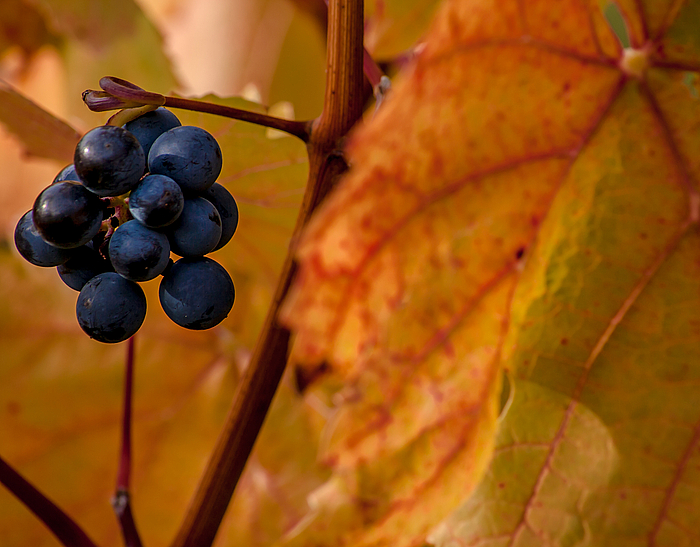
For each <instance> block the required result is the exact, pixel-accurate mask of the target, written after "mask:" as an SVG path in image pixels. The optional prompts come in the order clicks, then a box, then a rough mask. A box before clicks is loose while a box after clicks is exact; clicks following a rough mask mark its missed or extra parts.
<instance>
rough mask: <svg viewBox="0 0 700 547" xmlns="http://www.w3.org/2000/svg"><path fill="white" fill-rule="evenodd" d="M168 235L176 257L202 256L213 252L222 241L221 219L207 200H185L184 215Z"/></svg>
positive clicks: (171, 227)
mask: <svg viewBox="0 0 700 547" xmlns="http://www.w3.org/2000/svg"><path fill="white" fill-rule="evenodd" d="M167 233H168V239H169V240H170V249H171V250H172V251H173V252H174V253H175V254H176V255H180V256H202V255H205V254H207V253H210V252H211V251H213V250H214V248H215V247H216V245H217V243H218V242H219V240H220V239H221V217H220V216H219V212H218V211H217V210H216V207H214V206H213V205H212V204H211V203H210V202H208V201H207V200H206V199H204V198H200V197H195V198H190V199H185V206H184V207H183V209H182V214H181V215H180V217H179V218H178V219H177V220H176V221H175V222H174V223H173V224H171V225H170V226H169V227H168V230H167Z"/></svg>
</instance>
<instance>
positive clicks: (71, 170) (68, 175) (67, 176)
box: [51, 163, 80, 184]
mask: <svg viewBox="0 0 700 547" xmlns="http://www.w3.org/2000/svg"><path fill="white" fill-rule="evenodd" d="M64 180H73V181H76V182H80V177H79V176H78V173H77V172H76V171H75V165H73V164H72V163H71V164H70V165H66V166H65V167H64V168H63V169H61V171H60V172H59V173H58V175H56V177H55V178H54V179H53V181H52V182H51V184H56V183H57V182H63V181H64Z"/></svg>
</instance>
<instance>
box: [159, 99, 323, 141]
mask: <svg viewBox="0 0 700 547" xmlns="http://www.w3.org/2000/svg"><path fill="white" fill-rule="evenodd" d="M164 106H167V107H169V108H180V109H183V110H193V111H195V112H205V113H207V114H215V115H216V116H224V117H226V118H233V119H236V120H241V121H244V122H250V123H254V124H257V125H262V126H265V127H270V128H272V129H279V130H280V131H284V132H285V133H289V134H290V135H294V136H295V137H298V138H300V139H301V140H302V141H304V142H309V125H310V122H305V121H297V120H285V119H282V118H276V117H274V116H268V115H267V114H260V113H258V112H249V111H248V110H241V109H240V108H233V107H230V106H224V105H220V104H214V103H208V102H205V101H197V100H194V99H183V98H181V97H170V96H167V97H165V104H164Z"/></svg>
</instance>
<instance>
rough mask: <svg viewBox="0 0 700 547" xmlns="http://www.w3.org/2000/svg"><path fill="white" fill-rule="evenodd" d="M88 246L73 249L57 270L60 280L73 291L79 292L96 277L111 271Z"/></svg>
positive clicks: (107, 263) (102, 259)
mask: <svg viewBox="0 0 700 547" xmlns="http://www.w3.org/2000/svg"><path fill="white" fill-rule="evenodd" d="M89 245H90V244H89V243H88V244H86V245H83V246H82V247H78V248H77V249H75V253H74V254H73V256H71V257H70V258H69V259H68V260H67V261H66V262H65V263H64V264H61V265H60V266H59V267H58V268H57V270H58V275H59V276H60V278H61V280H62V281H63V282H64V283H65V284H66V285H68V286H69V287H70V288H71V289H73V290H75V291H80V290H81V289H82V288H83V287H84V286H85V284H86V283H87V282H88V281H90V280H91V279H92V278H93V277H95V276H96V275H98V274H101V273H104V272H108V271H110V270H111V266H110V264H109V262H108V261H107V260H106V259H105V258H104V257H103V256H101V255H100V253H99V252H97V251H96V250H95V249H94V248H92V247H90V246H89Z"/></svg>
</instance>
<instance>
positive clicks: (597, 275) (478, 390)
mask: <svg viewBox="0 0 700 547" xmlns="http://www.w3.org/2000/svg"><path fill="white" fill-rule="evenodd" d="M606 7H607V6H605V5H601V4H600V3H599V2H596V1H590V2H580V1H567V2H557V3H552V2H545V1H532V2H516V1H510V2H499V3H497V4H495V3H493V2H488V1H485V0H452V1H449V2H447V3H446V4H445V5H444V6H443V7H442V8H441V10H440V11H439V13H438V15H437V17H436V20H435V21H434V23H433V25H432V27H431V30H430V32H429V33H428V35H427V38H426V41H425V49H424V50H423V51H422V53H421V54H420V55H419V56H418V58H417V60H416V62H415V64H414V65H413V66H412V67H411V68H410V69H409V70H408V71H407V72H406V73H405V74H403V75H402V76H401V77H400V78H399V79H398V80H397V82H396V83H395V86H394V88H393V90H392V94H391V97H390V99H389V100H388V102H387V103H386V105H385V106H383V107H382V108H381V110H380V111H379V113H378V114H377V115H376V117H375V118H374V119H373V120H371V121H370V122H369V123H367V125H366V126H364V127H362V128H360V129H359V130H358V131H357V132H356V134H355V135H354V137H353V138H352V139H351V142H350V144H349V147H348V153H349V158H350V163H351V164H352V166H353V167H352V169H351V171H350V173H349V175H348V176H347V177H346V178H345V179H344V181H343V182H342V183H341V185H340V186H339V188H338V190H337V191H336V192H335V193H334V194H333V195H332V196H331V197H330V198H329V200H328V202H327V203H326V204H325V206H324V207H323V209H322V210H321V211H320V213H319V214H318V215H317V216H316V217H315V219H314V220H313V221H312V224H311V225H310V226H309V228H308V231H307V232H306V234H305V236H304V237H303V238H302V241H301V243H300V245H299V248H298V254H297V256H298V259H299V262H300V271H299V275H298V279H297V282H296V284H295V286H294V289H293V293H292V295H291V296H290V298H289V300H288V301H287V303H286V307H285V310H284V313H283V320H284V321H285V322H286V323H287V324H289V325H290V326H291V327H292V328H293V330H294V332H295V343H294V351H293V355H292V359H293V361H294V362H296V363H297V365H298V369H299V374H300V376H301V377H305V378H310V379H314V378H318V377H319V376H320V375H321V374H322V373H323V372H324V371H326V376H325V378H326V379H325V380H324V381H320V382H318V383H316V384H315V385H312V387H311V388H310V389H311V392H312V395H313V396H322V397H326V399H327V400H329V401H333V403H334V404H335V418H334V419H333V420H332V422H331V423H330V425H329V427H328V430H327V433H326V438H327V442H326V445H325V449H324V457H325V458H326V461H327V462H329V463H330V464H331V465H332V466H333V469H334V475H333V477H332V479H331V480H329V482H328V483H327V484H326V485H325V486H324V487H322V488H321V489H319V490H318V492H317V493H316V495H315V496H312V498H311V502H312V511H311V513H310V514H309V515H308V517H307V519H306V521H305V522H304V523H303V524H302V525H301V526H299V527H298V528H297V529H296V530H294V531H293V532H292V533H291V534H290V535H289V536H288V539H287V541H286V543H285V544H286V545H295V546H296V545H299V546H301V545H304V546H307V545H314V546H322V545H328V546H331V545H333V546H337V545H366V546H369V545H372V546H380V545H392V546H404V545H405V546H408V545H416V546H417V545H422V544H423V542H424V541H425V540H426V537H428V536H429V538H430V540H431V541H433V542H435V543H436V544H437V545H440V546H445V547H446V546H453V545H493V546H524V545H538V546H539V545H552V546H554V545H557V546H558V545H579V544H587V545H621V544H624V545H669V546H672V545H692V544H695V543H697V541H698V535H697V531H696V528H697V527H696V526H695V525H694V524H693V523H694V522H697V516H698V507H699V506H698V504H697V500H696V496H695V495H694V492H695V491H696V489H697V488H698V476H697V472H696V471H695V468H696V467H697V459H698V454H700V425H699V424H700V409H699V408H698V405H697V397H698V389H697V385H698V384H697V382H698V377H699V376H700V359H699V358H698V357H700V356H699V355H698V347H699V345H698V342H699V341H700V306H699V304H700V301H699V298H698V295H699V294H700V238H699V236H698V220H699V219H700V200H699V197H700V195H699V194H698V189H697V185H698V181H699V180H700V160H698V158H699V157H700V156H699V155H698V152H697V151H698V149H699V145H700V139H699V136H700V100H699V98H698V95H699V93H698V89H699V86H698V72H700V2H698V1H697V0H691V1H689V2H662V1H658V2H653V1H648V2H641V3H640V2H632V1H629V2H619V9H620V10H621V13H622V15H623V18H624V20H625V21H626V22H627V28H628V33H629V39H630V41H631V48H629V49H623V48H622V47H621V46H620V45H619V42H618V41H617V39H616V37H615V35H614V34H613V32H612V30H611V29H610V27H609V26H608V24H607V21H606V19H605V17H604V14H603V10H604V9H605V8H606ZM502 371H507V373H508V375H509V378H510V381H509V382H508V384H509V391H507V392H506V395H507V396H508V397H509V401H510V402H509V403H507V404H506V405H505V408H504V409H503V414H502V417H501V419H500V420H497V415H498V412H499V402H500V396H501V380H502V374H503V373H502ZM339 385H341V386H343V387H342V389H340V391H339V392H338V393H337V394H336V395H334V396H333V395H331V394H332V393H333V391H334V390H336V389H337V386H339ZM494 443H495V455H494V457H493V459H492V460H491V454H492V451H493V449H494ZM489 461H491V463H490V464H489ZM484 472H485V478H484V479H483V482H481V484H480V486H479V487H478V489H477V490H476V491H475V493H474V495H473V497H472V498H471V499H469V500H468V501H467V502H466V504H465V505H463V506H462V508H461V509H460V510H459V511H457V512H456V513H455V514H454V515H452V516H451V517H450V518H449V519H448V520H447V521H446V522H445V524H444V525H443V526H441V527H440V528H439V529H438V530H437V531H436V532H435V533H433V534H432V535H429V534H430V530H431V529H432V528H433V527H434V526H435V525H436V524H437V523H438V522H439V521H440V520H441V519H443V518H445V517H447V516H448V515H450V513H451V512H452V511H453V510H454V509H455V508H456V507H457V505H458V504H459V503H460V500H464V499H466V498H467V496H468V495H469V494H470V493H471V491H472V489H473V488H474V487H475V486H476V485H477V484H478V483H479V481H480V480H481V479H482V475H484Z"/></svg>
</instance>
